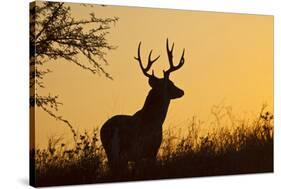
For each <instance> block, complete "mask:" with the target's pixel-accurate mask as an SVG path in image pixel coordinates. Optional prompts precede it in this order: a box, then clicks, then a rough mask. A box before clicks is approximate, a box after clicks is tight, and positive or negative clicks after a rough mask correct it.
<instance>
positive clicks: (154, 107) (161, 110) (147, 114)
mask: <svg viewBox="0 0 281 189" xmlns="http://www.w3.org/2000/svg"><path fill="white" fill-rule="evenodd" d="M169 104H170V99H169V98H168V96H167V95H166V94H165V93H157V92H155V91H153V90H152V89H151V90H150V91H149V93H148V96H147V97H146V100H145V103H144V106H143V108H142V109H141V110H140V111H138V112H137V113H136V114H135V115H137V116H138V118H139V119H140V120H141V122H143V123H150V124H156V125H159V126H162V124H163V123H164V121H165V118H166V115H167V111H168V108H169ZM150 124H148V125H150Z"/></svg>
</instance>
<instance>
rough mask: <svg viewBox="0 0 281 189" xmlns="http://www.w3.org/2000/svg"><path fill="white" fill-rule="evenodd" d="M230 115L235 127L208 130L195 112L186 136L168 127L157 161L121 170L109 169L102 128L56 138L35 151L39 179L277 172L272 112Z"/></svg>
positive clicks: (64, 181)
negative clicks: (71, 139) (67, 140)
mask: <svg viewBox="0 0 281 189" xmlns="http://www.w3.org/2000/svg"><path fill="white" fill-rule="evenodd" d="M217 117H219V116H218V115H217ZM229 117H230V118H231V127H227V126H220V127H215V129H212V130H211V131H208V132H205V133H204V134H202V132H201V131H200V125H201V122H200V121H198V120H197V119H196V118H195V117H194V118H192V119H191V120H190V121H189V122H188V123H187V125H186V127H185V128H186V129H185V130H186V133H185V134H184V135H183V136H181V135H180V133H177V132H176V131H174V130H168V131H166V132H165V135H164V139H163V142H162V145H161V149H160V150H159V153H158V158H157V162H156V164H155V165H151V164H146V163H143V164H142V165H141V166H138V167H136V166H129V168H128V170H124V172H123V174H122V175H113V174H111V173H110V171H109V169H108V166H107V159H106V155H105V153H104V150H103V148H102V146H101V144H100V142H99V139H98V130H94V132H93V133H91V134H89V133H87V132H85V133H83V134H81V135H80V136H79V137H80V138H79V140H78V141H77V142H76V144H75V146H74V147H72V148H70V147H67V146H66V145H65V144H64V143H62V140H61V139H60V138H51V139H50V140H49V143H48V147H47V148H46V149H37V150H35V152H33V154H34V156H32V157H34V162H35V179H36V185H37V186H51V185H66V184H82V183H97V182H111V181H130V180H143V179H161V178H179V177H193V176H211V175H228V174H245V173H260V172H272V171H273V115H272V114H271V113H269V112H264V108H263V109H262V111H261V112H260V114H259V116H258V117H257V118H254V119H253V120H251V121H249V120H235V119H234V118H232V117H231V116H229ZM219 119H221V118H219ZM217 121H219V120H217ZM216 124H217V125H216V126H218V124H222V122H220V123H218V122H217V123H216Z"/></svg>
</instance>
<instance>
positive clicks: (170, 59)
mask: <svg viewBox="0 0 281 189" xmlns="http://www.w3.org/2000/svg"><path fill="white" fill-rule="evenodd" d="M166 48H167V55H168V59H169V65H170V68H169V69H168V70H167V71H165V72H164V73H165V75H166V76H168V77H169V75H170V73H172V72H173V71H176V70H178V69H180V68H181V67H182V66H183V64H184V61H185V60H184V53H185V49H183V51H182V55H181V59H180V62H179V64H178V65H177V66H174V64H173V50H174V43H173V44H172V47H171V50H170V49H169V40H168V38H167V40H166Z"/></svg>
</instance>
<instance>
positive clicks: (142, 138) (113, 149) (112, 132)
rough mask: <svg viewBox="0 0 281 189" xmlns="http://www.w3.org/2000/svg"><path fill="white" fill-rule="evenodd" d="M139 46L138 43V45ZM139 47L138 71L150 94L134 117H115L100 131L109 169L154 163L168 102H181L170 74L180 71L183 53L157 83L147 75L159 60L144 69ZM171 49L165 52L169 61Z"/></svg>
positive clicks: (151, 76)
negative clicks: (146, 83) (179, 59)
mask: <svg viewBox="0 0 281 189" xmlns="http://www.w3.org/2000/svg"><path fill="white" fill-rule="evenodd" d="M140 44H141V43H140ZM140 44H139V48H138V58H136V59H137V60H138V61H139V64H140V67H141V69H142V71H143V73H144V75H146V76H147V77H148V78H149V85H150V86H151V90H150V91H149V93H148V96H147V98H146V100H145V103H144V105H143V107H142V109H140V110H139V111H137V112H136V113H135V114H134V115H116V116H113V117H112V118H110V119H109V120H107V121H106V122H105V123H104V125H103V126H102V128H101V131H100V136H101V141H102V145H103V147H104V149H105V152H106V155H107V158H108V162H109V165H110V168H111V169H117V168H121V167H126V166H127V163H128V161H133V162H139V161H141V160H143V159H146V160H152V161H154V160H155V159H156V155H157V153H158V150H159V147H160V145H161V142H162V125H163V123H164V121H165V118H166V115H167V112H168V108H169V104H170V101H171V99H175V98H180V97H182V96H183V95H184V91H183V90H181V89H179V88H178V87H176V86H175V85H174V84H173V82H172V81H170V80H169V74H170V73H171V72H172V71H175V70H177V69H179V68H180V67H181V66H182V65H183V63H184V58H183V55H184V52H183V55H182V58H181V61H180V64H179V65H178V66H173V64H172V62H170V69H169V70H168V71H164V78H162V79H159V78H157V77H155V76H154V74H153V73H152V75H149V74H148V73H147V71H148V70H149V69H150V67H151V65H152V64H153V62H155V61H156V60H157V59H158V58H159V56H158V57H157V58H156V59H154V60H153V61H151V53H152V51H150V54H149V62H148V65H147V67H146V68H144V67H143V65H142V62H141V58H140ZM172 50H173V46H172V49H171V50H169V48H168V40H167V52H168V57H169V60H170V56H172Z"/></svg>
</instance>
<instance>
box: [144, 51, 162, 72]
mask: <svg viewBox="0 0 281 189" xmlns="http://www.w3.org/2000/svg"><path fill="white" fill-rule="evenodd" d="M151 54H152V50H151V51H150V52H149V55H148V64H147V69H148V70H149V69H150V67H151V66H152V64H153V63H154V62H155V61H156V60H158V59H159V58H160V55H159V56H157V57H156V58H155V59H154V60H151ZM148 70H147V71H148Z"/></svg>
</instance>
